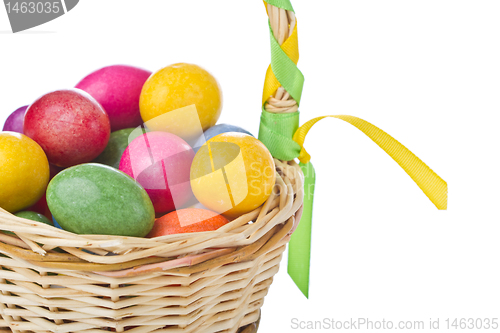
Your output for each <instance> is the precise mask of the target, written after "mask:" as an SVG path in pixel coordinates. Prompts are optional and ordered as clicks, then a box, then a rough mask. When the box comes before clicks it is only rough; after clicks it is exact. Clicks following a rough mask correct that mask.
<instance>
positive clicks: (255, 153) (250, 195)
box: [191, 132, 276, 217]
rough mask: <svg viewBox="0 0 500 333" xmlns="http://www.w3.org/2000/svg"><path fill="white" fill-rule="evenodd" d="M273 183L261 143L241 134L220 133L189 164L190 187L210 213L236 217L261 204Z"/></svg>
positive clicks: (269, 162) (269, 159) (272, 172)
mask: <svg viewBox="0 0 500 333" xmlns="http://www.w3.org/2000/svg"><path fill="white" fill-rule="evenodd" d="M275 182H276V172H275V164H274V160H273V158H272V156H271V153H270V152H269V150H268V149H267V148H266V146H264V144H263V143H262V142H260V141H259V140H257V139H255V138H254V137H252V136H250V135H247V134H243V133H234V132H230V133H223V134H219V135H217V136H215V137H213V138H212V139H210V140H209V141H207V143H206V144H205V145H203V146H202V147H201V148H200V150H198V152H197V153H196V156H195V157H194V160H193V164H192V165H191V188H192V190H193V193H194V195H195V196H196V198H197V199H198V201H199V202H200V203H201V204H202V205H204V206H205V207H207V208H208V209H210V210H213V211H215V212H217V213H219V214H223V215H225V216H228V217H237V216H240V215H242V214H245V213H248V212H250V211H252V210H254V209H256V208H258V207H259V206H260V205H262V204H263V203H264V202H265V201H266V200H267V199H268V198H269V196H270V195H271V193H272V190H273V187H274V184H275Z"/></svg>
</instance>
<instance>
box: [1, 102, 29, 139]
mask: <svg viewBox="0 0 500 333" xmlns="http://www.w3.org/2000/svg"><path fill="white" fill-rule="evenodd" d="M27 109H28V105H25V106H21V107H20V108H19V109H17V110H16V111H14V112H12V113H11V114H10V116H9V118H7V120H6V121H5V124H4V125H3V129H2V131H10V132H17V133H21V134H23V133H24V132H23V124H24V114H25V113H26V110H27Z"/></svg>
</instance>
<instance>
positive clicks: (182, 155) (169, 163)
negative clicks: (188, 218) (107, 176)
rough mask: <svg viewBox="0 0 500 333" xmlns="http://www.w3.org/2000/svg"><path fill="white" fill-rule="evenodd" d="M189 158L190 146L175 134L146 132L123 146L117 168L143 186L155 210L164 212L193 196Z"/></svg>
mask: <svg viewBox="0 0 500 333" xmlns="http://www.w3.org/2000/svg"><path fill="white" fill-rule="evenodd" d="M193 157H194V152H193V149H192V148H191V147H190V146H189V145H188V144H187V143H186V142H185V141H184V140H182V139H181V138H179V137H178V136H176V135H174V134H170V133H165V132H150V133H146V134H143V135H141V136H139V137H138V138H136V139H135V140H134V141H132V143H130V145H129V146H128V147H127V149H125V152H124V153H123V156H122V159H121V161H120V170H121V171H123V172H125V173H126V174H128V175H129V176H131V177H132V178H134V179H135V180H136V181H137V182H138V183H139V184H141V185H142V186H143V187H144V188H145V189H146V191H147V193H148V194H149V197H150V198H151V201H152V202H153V205H154V207H155V211H156V212H157V213H165V212H170V211H172V210H175V209H176V208H177V207H182V206H183V205H184V204H185V203H186V202H188V200H189V199H190V198H191V197H192V196H193V194H192V192H191V187H190V185H189V169H190V168H191V163H192V161H193Z"/></svg>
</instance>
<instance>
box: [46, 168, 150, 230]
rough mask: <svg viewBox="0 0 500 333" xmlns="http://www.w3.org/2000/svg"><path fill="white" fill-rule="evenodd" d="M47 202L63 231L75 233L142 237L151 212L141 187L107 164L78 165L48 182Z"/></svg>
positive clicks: (146, 196)
mask: <svg viewBox="0 0 500 333" xmlns="http://www.w3.org/2000/svg"><path fill="white" fill-rule="evenodd" d="M47 204H48V206H49V209H50V211H51V212H52V215H53V216H54V218H55V219H56V220H57V222H58V223H59V224H60V225H61V227H62V228H63V229H64V230H67V231H71V232H74V233H76V234H100V235H119V236H132V237H144V236H146V235H147V234H148V233H149V231H150V230H151V229H152V227H153V224H154V220H155V214H154V208H153V204H152V203H151V200H150V199H149V196H148V195H147V193H146V191H145V190H144V188H142V187H141V186H140V185H139V184H138V183H136V182H135V181H134V180H133V179H132V178H130V177H129V176H128V175H126V174H124V173H123V172H121V171H119V170H116V169H114V168H112V167H109V166H107V165H102V164H97V163H90V164H80V165H77V166H74V167H71V168H68V169H65V170H63V171H61V172H60V173H59V174H57V175H56V176H55V177H54V178H53V179H52V180H51V181H50V183H49V186H48V188H47Z"/></svg>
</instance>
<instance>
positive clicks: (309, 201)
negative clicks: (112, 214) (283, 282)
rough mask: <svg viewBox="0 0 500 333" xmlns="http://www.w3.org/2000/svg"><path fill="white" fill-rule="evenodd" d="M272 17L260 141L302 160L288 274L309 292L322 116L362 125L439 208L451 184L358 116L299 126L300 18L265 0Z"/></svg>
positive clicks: (282, 3) (277, 0)
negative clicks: (310, 142)
mask: <svg viewBox="0 0 500 333" xmlns="http://www.w3.org/2000/svg"><path fill="white" fill-rule="evenodd" d="M264 4H265V5H266V10H267V13H268V16H269V31H270V35H271V65H270V66H269V68H268V70H267V74H266V79H265V84H264V93H263V98H262V105H263V108H262V115H261V123H260V129H259V140H261V141H262V142H263V143H264V144H265V145H266V146H267V148H268V149H269V151H270V152H271V154H272V155H273V156H274V157H276V158H278V159H281V160H284V161H291V160H293V159H295V158H298V159H299V160H300V166H301V168H302V171H303V172H304V176H305V183H304V191H305V194H304V211H303V214H302V218H301V220H300V223H299V226H298V227H297V229H296V230H295V232H294V233H293V235H292V238H291V240H290V245H289V252H288V273H289V275H290V276H291V278H292V279H293V281H294V282H295V284H296V285H297V286H298V287H299V289H300V290H301V291H302V293H303V294H304V295H305V296H306V297H308V295H309V266H310V253H311V221H312V206H313V196H314V184H315V178H316V175H315V172H314V167H313V166H312V164H311V163H310V162H309V161H310V159H311V156H310V155H309V154H308V153H307V151H306V149H305V148H304V141H305V138H306V135H307V133H308V132H309V130H310V129H311V128H312V127H313V126H314V124H316V123H317V122H318V121H320V120H322V119H324V118H327V117H331V118H337V119H341V120H343V121H345V122H348V123H349V124H351V125H353V126H355V127H356V128H358V129H359V130H360V131H361V132H363V133H364V134H366V135H367V136H368V137H369V138H370V139H372V140H373V141H374V142H375V143H376V144H377V145H378V146H379V147H380V148H382V149H383V150H384V151H385V152H386V153H387V154H389V156H391V157H392V158H393V159H394V160H395V161H396V162H397V163H398V164H399V165H400V166H401V168H403V169H404V170H405V171H406V173H407V174H408V175H409V176H410V177H411V179H413V181H414V182H415V183H416V184H417V185H418V186H419V187H420V189H421V190H422V191H423V192H424V193H425V195H427V197H428V198H429V199H430V200H431V201H432V203H434V205H435V206H436V207H437V208H438V209H440V210H445V209H446V208H447V200H448V185H447V184H446V182H445V181H444V180H443V179H441V178H440V177H439V176H438V175H437V174H436V173H434V172H433V171H432V170H431V169H430V168H429V167H428V166H427V165H426V164H425V163H424V162H422V161H421V160H420V159H419V158H418V157H417V156H415V155H414V154H413V153H412V152H411V151H409V150H408V149H407V148H406V147H405V146H403V145H402V144H401V143H399V142H398V141H396V140H395V139H394V138H392V137H391V136H390V135H389V134H387V133H385V132H384V131H382V130H381V129H379V128H377V127H376V126H374V125H372V124H370V123H369V122H367V121H364V120H362V119H360V118H357V117H353V116H347V115H338V116H324V117H318V118H315V119H311V120H309V121H308V122H306V123H305V124H303V125H302V126H300V127H299V112H298V109H299V105H300V98H301V95H302V87H303V85H304V76H303V75H302V73H301V72H300V70H299V69H298V67H297V63H298V61H299V49H298V38H297V20H296V17H295V13H294V10H293V7H292V4H291V3H290V0H267V1H264Z"/></svg>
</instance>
